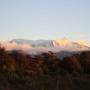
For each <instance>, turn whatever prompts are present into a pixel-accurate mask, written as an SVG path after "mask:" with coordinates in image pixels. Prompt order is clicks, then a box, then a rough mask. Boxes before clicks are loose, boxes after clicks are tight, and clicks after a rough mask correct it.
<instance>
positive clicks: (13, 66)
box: [0, 48, 90, 90]
mask: <svg viewBox="0 0 90 90" xmlns="http://www.w3.org/2000/svg"><path fill="white" fill-rule="evenodd" d="M89 74H90V51H83V52H81V53H80V54H73V55H72V56H68V57H64V58H63V60H60V58H57V56H56V55H55V54H54V53H52V52H48V53H42V54H40V55H28V54H25V53H23V52H21V51H10V52H9V51H5V49H4V48H0V80H1V82H0V90H20V89H22V90H60V89H61V88H64V89H62V90H74V89H76V88H77V89H78V87H77V86H73V85H72V80H73V77H78V78H82V76H83V77H84V76H87V77H88V76H89ZM63 77H64V78H63ZM67 77H68V78H67ZM62 78H63V79H62ZM65 78H66V79H65ZM59 79H60V80H59ZM61 80H62V81H63V82H65V83H66V84H63V85H61V86H60V85H59V84H60V83H63V82H62V81H61ZM80 80H81V79H80ZM83 80H84V78H83ZM89 80H90V78H89ZM86 82H87V81H86ZM41 83H42V84H41ZM69 83H70V85H69V86H68V84H69ZM88 84H90V82H89V81H88V82H87V85H88ZM5 85H6V86H5ZM22 85H23V87H22ZM64 85H66V87H65V86H64ZM82 85H83V84H82ZM53 87H54V88H53ZM10 88H11V89H10ZM12 88H13V89H12ZM80 88H81V87H80ZM80 88H79V89H78V90H80ZM88 88H90V86H88ZM81 90H87V89H86V87H85V89H84V88H82V89H81Z"/></svg>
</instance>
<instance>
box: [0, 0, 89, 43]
mask: <svg viewBox="0 0 90 90" xmlns="http://www.w3.org/2000/svg"><path fill="white" fill-rule="evenodd" d="M63 37H66V38H69V39H72V40H77V39H78V40H85V41H87V42H90V0H0V40H11V39H16V38H24V39H59V38H63Z"/></svg>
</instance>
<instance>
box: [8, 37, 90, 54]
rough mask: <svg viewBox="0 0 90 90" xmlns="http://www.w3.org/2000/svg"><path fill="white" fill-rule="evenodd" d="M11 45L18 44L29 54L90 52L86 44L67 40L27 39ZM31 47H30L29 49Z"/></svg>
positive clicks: (16, 41) (16, 40)
mask: <svg viewBox="0 0 90 90" xmlns="http://www.w3.org/2000/svg"><path fill="white" fill-rule="evenodd" d="M9 43H10V44H13V43H14V44H15V43H16V44H17V46H19V48H20V47H21V46H22V49H23V46H24V50H25V49H26V50H27V52H34V53H38V52H48V51H53V52H59V51H82V50H90V47H89V46H88V45H86V43H80V42H77V41H71V40H68V39H67V38H64V39H58V40H25V39H13V40H11V41H10V42H9ZM29 46H30V47H29ZM19 48H18V49H19Z"/></svg>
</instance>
